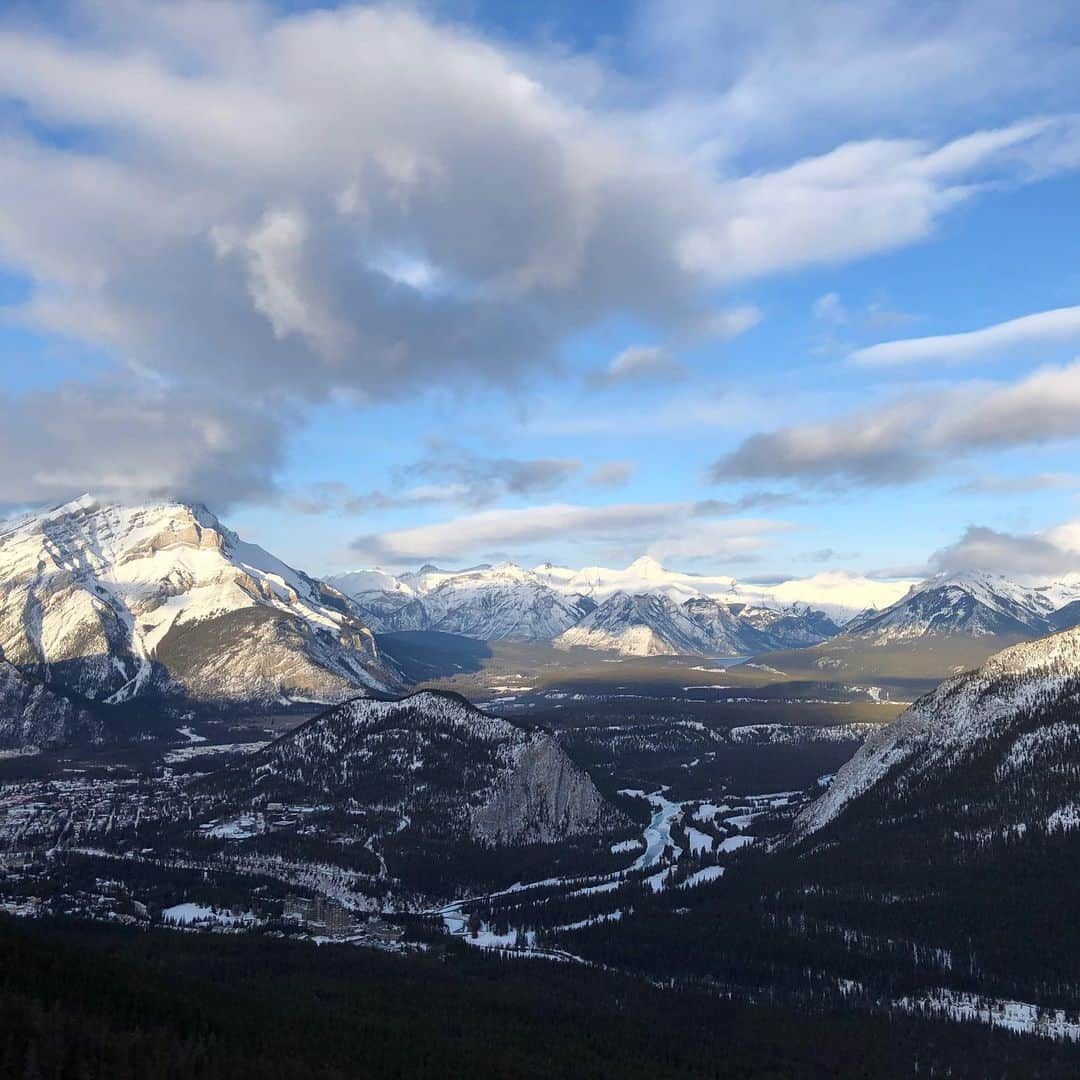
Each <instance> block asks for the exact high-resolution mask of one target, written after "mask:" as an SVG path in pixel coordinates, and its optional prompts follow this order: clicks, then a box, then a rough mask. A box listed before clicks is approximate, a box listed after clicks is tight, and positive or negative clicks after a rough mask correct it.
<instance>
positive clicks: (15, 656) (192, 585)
mask: <svg viewBox="0 0 1080 1080" xmlns="http://www.w3.org/2000/svg"><path fill="white" fill-rule="evenodd" d="M0 655H2V656H4V657H5V658H6V659H7V660H8V661H9V662H10V663H12V664H14V665H15V666H16V667H17V668H19V669H20V670H22V671H23V672H25V673H27V674H30V675H33V676H35V677H37V678H39V679H40V680H42V681H46V682H49V683H51V684H56V685H58V686H61V687H64V688H67V689H71V690H72V691H75V692H77V693H78V694H80V695H82V696H84V697H87V698H91V699H96V700H100V701H103V702H108V703H111V704H117V703H120V702H124V701H128V700H130V699H132V698H134V697H138V696H141V695H145V694H147V693H151V692H155V693H168V694H181V695H183V696H185V697H187V698H189V699H190V700H192V701H195V702H205V703H208V704H223V703H248V702H250V703H270V702H278V701H291V700H294V699H301V700H306V701H318V702H327V703H332V702H337V701H341V700H343V699H345V698H347V697H349V696H352V695H353V694H355V693H357V692H358V691H364V690H378V691H385V690H388V689H393V688H396V687H397V685H398V679H397V676H396V673H395V672H394V671H393V669H392V667H390V666H388V665H387V664H385V663H384V662H383V661H382V658H381V657H380V656H379V654H378V650H377V648H376V645H375V640H374V637H373V635H372V634H371V632H370V631H369V630H368V629H367V627H366V626H365V625H364V622H363V620H362V619H361V618H360V616H359V611H358V609H357V607H356V606H355V604H353V603H352V602H351V601H349V600H348V599H347V598H346V597H344V596H343V595H341V594H340V593H338V592H336V591H335V590H333V589H331V588H330V587H329V586H327V585H325V584H323V583H321V582H318V581H315V580H313V579H312V578H309V577H308V576H307V575H306V574H303V573H300V572H299V571H297V570H294V569H293V568H292V567H290V566H287V565H286V564H285V563H283V562H281V561H280V560H279V559H276V558H274V556H273V555H270V554H269V553H268V552H266V551H264V550H263V549H262V548H259V547H256V546H255V545H254V544H248V543H245V542H244V541H242V540H241V539H240V538H239V537H238V536H237V535H236V534H235V533H233V532H231V531H230V530H229V529H227V528H225V526H223V525H222V524H221V522H220V521H218V519H217V518H216V517H214V515H213V514H211V513H210V512H209V511H208V510H207V509H206V508H205V507H201V506H189V505H186V504H183V503H162V504H151V505H145V506H114V505H108V504H104V503H99V502H98V501H96V500H95V499H93V498H91V497H89V496H84V497H83V498H81V499H77V500H75V501H74V502H71V503H67V504H65V505H63V506H60V507H57V508H56V509H54V510H50V511H47V512H44V513H40V514H36V515H32V516H30V517H27V518H25V519H23V520H21V521H18V522H15V523H14V524H10V525H8V526H7V527H6V531H4V532H2V533H0Z"/></svg>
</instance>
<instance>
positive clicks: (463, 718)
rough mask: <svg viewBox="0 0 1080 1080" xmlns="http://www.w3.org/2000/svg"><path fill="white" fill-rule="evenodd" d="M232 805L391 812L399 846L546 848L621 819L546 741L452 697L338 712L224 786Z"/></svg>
mask: <svg viewBox="0 0 1080 1080" xmlns="http://www.w3.org/2000/svg"><path fill="white" fill-rule="evenodd" d="M220 782H222V783H224V784H226V785H227V788H228V791H229V794H230V797H231V798H233V799H234V800H239V801H241V802H251V801H252V800H254V803H256V804H259V805H262V804H264V803H265V802H267V801H275V800H279V801H285V802H287V801H289V800H292V801H297V800H300V801H311V800H315V801H320V802H326V801H329V802H331V803H333V804H335V805H336V804H344V803H348V804H349V805H354V806H363V807H369V808H370V807H380V808H393V809H394V811H395V812H396V813H397V814H399V815H401V819H402V822H403V824H402V825H401V833H402V835H403V839H408V838H409V837H410V836H411V835H413V834H418V835H427V836H429V837H431V838H434V839H437V840H439V841H446V840H448V839H453V838H454V837H457V838H466V837H467V838H471V839H472V840H474V841H478V842H480V843H483V844H487V845H499V844H525V843H550V842H553V841H556V840H559V839H561V838H564V837H568V836H576V835H584V834H589V833H594V832H600V831H603V830H604V829H605V828H607V827H608V825H610V824H612V823H614V822H615V821H617V820H618V818H619V815H618V813H617V811H615V810H614V809H613V808H612V807H611V806H610V805H609V804H608V803H607V802H606V800H605V799H604V798H603V796H601V794H600V792H599V791H598V790H597V789H596V786H595V785H594V784H593V782H592V780H591V779H590V777H589V776H588V774H587V773H585V772H584V771H582V770H581V769H579V768H578V767H577V766H576V765H575V764H574V763H573V762H572V761H571V760H570V758H569V757H567V755H566V753H565V752H564V751H563V750H562V748H561V747H560V746H559V744H558V742H557V741H556V740H555V739H554V738H553V737H552V736H551V735H549V734H547V733H546V732H543V731H538V730H533V731H530V730H526V729H525V728H521V727H518V726H517V725H515V724H511V723H509V722H508V721H506V720H500V719H497V718H495V717H492V716H488V715H486V714H485V713H482V712H480V710H478V709H476V708H474V707H473V706H472V705H470V704H469V702H467V701H466V700H465V699H464V698H462V697H459V696H458V695H456V694H449V693H445V692H437V691H421V692H419V693H416V694H413V695H410V696H409V697H406V698H402V699H401V700H398V701H378V700H373V699H357V700H353V701H349V702H345V703H344V704H341V705H338V706H336V707H335V708H333V709H330V710H329V711H327V712H325V713H323V714H322V715H320V716H318V717H316V718H315V719H313V720H311V721H309V722H308V723H307V724H304V725H303V726H302V727H300V728H298V729H296V730H295V731H293V732H291V733H290V734H288V735H286V736H285V737H283V738H281V739H279V740H278V741H277V742H275V743H273V744H272V745H271V746H269V747H267V748H266V749H264V750H262V751H260V752H259V753H258V754H256V755H254V756H253V757H251V758H250V759H249V760H248V761H246V762H245V763H244V765H243V766H242V767H241V768H240V769H237V770H233V771H231V772H230V773H228V774H227V775H226V776H225V777H224V778H222V780H221V781H220Z"/></svg>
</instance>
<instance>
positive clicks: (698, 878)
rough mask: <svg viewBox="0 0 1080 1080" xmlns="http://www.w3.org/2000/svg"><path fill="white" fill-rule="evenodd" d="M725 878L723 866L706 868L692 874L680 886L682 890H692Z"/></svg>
mask: <svg viewBox="0 0 1080 1080" xmlns="http://www.w3.org/2000/svg"><path fill="white" fill-rule="evenodd" d="M723 876H724V868H723V867H722V866H705V867H703V868H702V869H700V870H698V871H696V872H695V873H693V874H691V875H690V876H689V877H688V878H687V879H686V880H685V881H684V882H683V883H682V884H681V885H680V886H679V888H680V889H692V888H694V886H695V885H704V884H705V883H706V882H709V881H715V880H716V879H717V878H721V877H723Z"/></svg>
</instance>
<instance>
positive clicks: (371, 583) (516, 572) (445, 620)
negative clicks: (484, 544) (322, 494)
mask: <svg viewBox="0 0 1080 1080" xmlns="http://www.w3.org/2000/svg"><path fill="white" fill-rule="evenodd" d="M330 582H331V584H332V586H333V587H334V588H337V589H340V590H341V591H342V592H344V593H345V594H346V595H348V596H350V597H351V598H352V599H353V600H355V602H356V603H357V605H358V606H359V608H360V609H361V611H362V612H363V614H364V616H365V618H366V620H367V622H368V623H369V625H370V626H372V627H373V628H374V629H375V630H378V631H383V632H385V631H391V630H439V631H442V632H443V633H449V634H461V635H463V636H464V637H474V638H480V639H482V640H484V641H500V640H510V641H547V640H550V639H551V638H553V637H557V636H558V635H559V634H561V633H562V632H563V631H564V630H566V629H567V628H568V627H570V626H573V625H574V624H575V623H576V622H578V620H579V619H581V617H582V616H583V615H585V614H586V613H587V612H588V611H590V610H591V609H592V607H593V606H594V605H593V603H592V601H590V600H589V599H588V598H586V597H584V596H581V595H575V594H574V593H565V592H559V591H556V590H555V589H553V588H551V587H550V586H549V585H547V584H545V583H544V582H543V581H542V580H541V578H540V577H539V575H537V574H536V573H534V572H533V571H531V570H525V569H523V568H522V567H520V566H515V565H514V564H513V563H500V564H499V565H497V566H481V567H475V568H473V569H470V570H463V571H460V572H456V573H451V572H447V571H442V570H438V569H436V568H435V567H430V566H425V567H424V568H423V569H421V570H420V572H419V573H417V574H405V575H403V576H401V577H400V578H396V579H394V578H389V579H388V578H387V576H386V575H381V574H379V573H378V572H371V571H367V572H365V571H361V572H358V573H352V574H344V575H342V576H340V577H336V578H331V579H330Z"/></svg>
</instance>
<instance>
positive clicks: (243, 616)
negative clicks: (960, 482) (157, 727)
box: [0, 496, 1080, 746]
mask: <svg viewBox="0 0 1080 1080" xmlns="http://www.w3.org/2000/svg"><path fill="white" fill-rule="evenodd" d="M883 587H884V589H885V591H884V592H883V591H882V588H883ZM867 589H869V590H870V591H869V593H867ZM900 590H906V591H905V592H903V593H902V595H896V594H897V593H898V591H900ZM864 595H871V596H887V597H895V598H894V599H892V602H890V603H888V604H886V605H885V606H883V607H880V608H871V609H868V610H864V611H862V612H860V613H858V614H853V612H852V611H851V609H850V607H845V606H844V605H843V604H841V603H840V602H839V600H840V598H843V599H844V601H845V602H847V603H850V602H851V601H852V599H854V598H855V597H861V596H864ZM801 596H809V597H814V596H824V597H827V598H828V599H826V600H825V601H823V606H814V605H812V604H810V603H807V602H803V601H801V600H800V599H799V597H801ZM1078 622H1080V575H1072V576H1070V577H1067V578H1065V579H1063V580H1061V581H1057V582H1036V583H1029V584H1020V583H1017V582H1014V581H1010V580H1008V579H1006V578H1004V577H1000V576H996V575H988V574H976V573H966V574H953V575H947V576H946V575H939V576H936V577H932V578H930V579H928V580H926V581H924V582H921V583H917V584H914V585H910V586H909V585H908V584H907V583H904V582H892V583H873V582H871V583H869V584H866V583H864V582H862V581H861V579H854V578H851V577H846V578H843V579H842V580H841V579H838V578H836V577H835V575H834V576H832V577H829V576H827V575H826V576H825V577H823V578H819V579H807V580H806V581H803V582H785V583H784V584H783V585H781V586H747V585H744V584H740V583H739V582H737V581H735V580H734V579H732V578H727V577H709V576H701V575H694V574H688V573H684V572H680V571H673V570H669V569H667V568H665V567H663V566H661V565H660V564H659V563H658V562H656V561H655V560H654V559H651V558H648V557H643V558H640V559H637V560H636V561H634V562H633V563H631V564H630V566H628V567H627V568H625V569H623V570H612V569H607V568H603V567H595V566H594V567H587V568H585V569H582V570H572V569H569V568H566V567H558V566H554V565H552V564H550V563H545V564H541V565H540V566H537V567H534V568H533V569H527V568H523V567H520V566H516V565H515V564H512V563H501V564H498V565H496V566H477V567H473V568H470V569H467V570H462V571H453V570H441V569H438V568H436V567H432V566H425V567H423V568H422V569H421V570H419V571H418V572H416V573H410V574H401V575H398V576H394V575H392V574H389V573H387V572H385V571H381V570H369V571H356V572H353V573H349V574H343V575H340V576H338V577H334V578H331V579H330V580H328V581H325V582H324V581H319V580H317V579H316V578H314V577H311V576H309V575H308V574H305V573H303V572H301V571H299V570H296V569H294V568H292V567H290V566H288V565H287V564H285V563H284V562H282V561H281V560H280V559H278V558H276V557H275V556H273V555H271V554H270V553H269V552H267V551H265V550H264V549H262V548H260V547H258V546H256V545H254V544H251V543H247V542H245V541H243V540H241V539H240V538H239V537H238V536H237V535H236V534H235V533H234V532H232V531H231V530H230V529H228V528H227V527H226V526H224V525H223V524H222V523H221V522H220V521H219V520H218V518H217V517H215V516H214V514H213V513H212V512H211V511H210V510H208V509H207V508H206V507H203V506H201V505H195V504H185V503H180V502H162V503H150V504H144V505H138V506H122V505H114V504H110V503H107V502H104V501H99V500H96V499H94V498H93V497H91V496H84V497H82V498H80V499H77V500H74V501H72V502H69V503H66V504H64V505H62V506H59V507H56V508H53V509H50V510H46V511H42V512H39V513H34V514H30V515H27V516H25V517H23V518H20V519H17V520H15V521H11V522H8V523H6V524H5V525H3V526H2V527H0V662H3V663H4V664H5V667H4V668H3V669H2V679H0V695H2V696H3V700H4V702H5V706H4V709H3V712H4V717H5V719H4V721H3V724H2V726H0V741H2V742H3V744H4V745H7V746H13V745H25V744H27V743H28V742H29V743H31V744H33V745H39V746H48V745H58V744H61V743H63V742H64V741H66V740H67V739H69V738H80V739H86V738H89V739H99V738H104V737H107V735H108V733H109V730H110V726H111V725H110V724H109V723H105V722H103V720H102V709H106V710H108V709H112V708H114V707H116V706H130V705H131V704H132V703H138V702H143V703H146V702H150V701H156V702H161V703H163V704H164V705H165V706H169V707H176V708H191V707H195V708H200V709H218V710H220V709H222V708H226V707H227V708H228V709H230V710H231V711H234V712H235V711H236V710H237V709H239V710H241V711H243V710H245V709H252V708H267V707H274V708H277V707H283V706H284V707H289V706H300V705H304V704H314V705H326V704H334V703H337V702H341V701H344V700H346V699H348V698H352V697H355V696H357V695H364V696H366V695H370V694H375V695H384V696H385V695H393V694H396V693H400V692H401V691H402V690H404V689H406V688H407V686H408V684H409V676H408V675H407V674H406V671H407V670H408V671H413V672H414V673H415V672H416V671H420V670H424V668H425V665H424V664H423V662H422V661H423V657H422V656H420V657H417V656H415V655H413V654H415V653H417V651H418V650H419V652H421V653H422V652H423V651H424V649H425V648H426V647H427V645H425V642H424V641H422V640H415V639H414V640H410V641H409V643H408V648H409V649H410V650H411V651H410V661H409V663H408V664H407V665H405V664H404V661H402V662H401V663H399V662H398V661H397V660H396V659H395V657H394V647H395V641H394V638H395V635H397V634H400V632H403V631H408V632H413V633H414V634H415V632H416V631H425V632H429V640H430V639H434V638H435V637H437V635H438V634H443V635H446V634H450V635H456V636H457V637H458V638H459V639H460V637H466V638H471V639H476V640H478V641H482V642H490V641H500V640H507V641H519V642H541V643H551V644H554V645H555V646H556V647H557V648H560V649H590V650H597V651H602V652H607V653H613V654H615V655H622V656H653V655H691V656H693V655H703V656H718V657H739V656H750V655H758V654H762V653H767V652H771V651H776V650H793V649H794V650H800V649H804V648H807V647H809V646H814V645H815V644H816V643H828V644H830V645H831V644H833V643H835V644H836V645H837V646H838V647H840V646H842V645H843V644H844V643H845V642H847V643H851V642H854V643H862V644H868V645H870V646H878V645H890V644H894V643H906V644H907V645H915V646H917V645H918V643H919V642H920V641H922V640H923V639H927V640H928V641H931V642H932V641H934V640H940V639H941V638H943V637H952V638H954V639H957V638H967V639H970V640H985V641H987V642H989V643H993V642H996V641H998V640H1001V641H1003V642H1010V641H1018V640H1022V639H1027V638H1032V637H1037V636H1039V635H1041V634H1045V633H1049V632H1052V631H1054V630H1059V629H1062V628H1067V627H1070V626H1073V625H1076V624H1077V623H1078ZM430 632H435V633H434V634H431V633H430ZM377 635H388V636H386V637H384V638H383V642H384V645H385V648H384V647H383V646H381V645H380V644H379V639H378V637H377ZM445 640H447V641H448V640H451V639H445ZM818 647H819V648H824V645H819V646H818ZM387 650H389V652H387ZM987 651H989V650H987ZM983 655H985V652H984V653H983ZM827 660H828V658H827V657H826V658H825V659H823V660H822V664H824V663H825V662H826V661H827ZM403 665H404V666H403ZM413 677H416V676H415V674H414V676H413Z"/></svg>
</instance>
